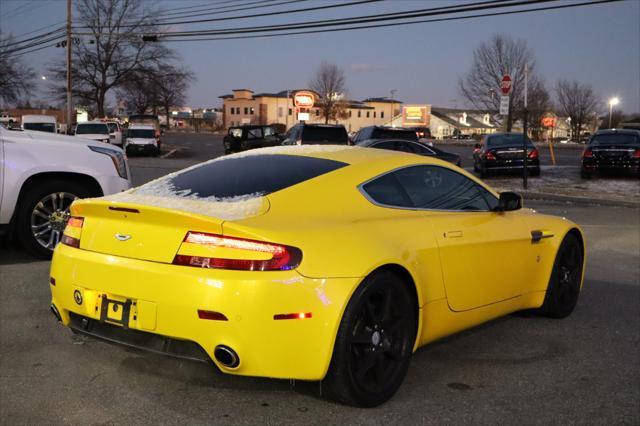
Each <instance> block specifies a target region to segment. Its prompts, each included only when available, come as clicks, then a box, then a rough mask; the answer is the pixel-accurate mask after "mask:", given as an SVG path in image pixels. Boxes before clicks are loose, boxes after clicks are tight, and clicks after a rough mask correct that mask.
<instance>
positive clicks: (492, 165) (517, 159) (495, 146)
mask: <svg viewBox="0 0 640 426" xmlns="http://www.w3.org/2000/svg"><path fill="white" fill-rule="evenodd" d="M522 138H523V134H522V133H493V134H491V135H487V136H485V137H484V140H483V141H482V143H479V144H476V146H475V149H474V150H473V170H475V171H476V172H477V173H479V174H480V177H483V178H484V177H487V176H488V175H489V174H490V173H491V172H497V171H506V172H508V171H520V172H521V171H522V168H523V164H524V160H523V158H522V154H523V152H522V151H523V146H522V145H523V144H522V142H523V140H522ZM526 144H527V170H528V171H529V173H530V174H531V176H539V175H540V159H539V155H538V149H537V148H536V147H535V146H534V145H533V142H531V140H530V139H529V138H527V140H526Z"/></svg>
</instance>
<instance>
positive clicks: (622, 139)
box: [580, 129, 640, 179]
mask: <svg viewBox="0 0 640 426" xmlns="http://www.w3.org/2000/svg"><path fill="white" fill-rule="evenodd" d="M580 172H581V175H582V177H583V178H585V179H588V178H590V177H591V176H592V175H593V174H594V173H598V172H600V173H602V172H605V173H607V172H608V173H620V174H626V175H630V176H637V177H640V131H638V130H631V129H628V130H627V129H609V130H598V131H597V132H596V133H595V134H594V135H593V136H592V137H591V140H589V143H588V144H587V146H586V147H585V149H584V152H583V153H582V167H581V170H580Z"/></svg>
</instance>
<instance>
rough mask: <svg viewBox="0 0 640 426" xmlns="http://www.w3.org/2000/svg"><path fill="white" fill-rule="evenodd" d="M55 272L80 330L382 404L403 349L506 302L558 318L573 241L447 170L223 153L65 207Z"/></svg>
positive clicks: (485, 317) (398, 378) (56, 307)
mask: <svg viewBox="0 0 640 426" xmlns="http://www.w3.org/2000/svg"><path fill="white" fill-rule="evenodd" d="M71 215H72V216H71V218H70V220H69V222H68V225H67V228H66V230H65V232H64V236H63V238H62V241H61V244H59V245H58V247H57V248H56V250H55V253H54V257H53V262H52V264H51V274H50V288H51V294H52V302H51V309H52V311H53V313H54V314H55V315H56V317H57V318H58V319H59V320H61V321H62V323H63V324H64V325H66V326H68V327H70V328H71V329H73V330H74V331H76V332H79V333H85V334H88V335H92V336H96V337H98V338H102V339H105V340H108V341H111V342H116V343H121V344H124V345H130V346H135V347H140V348H144V349H148V350H152V351H156V352H162V353H166V354H169V355H173V356H177V357H183V358H191V359H198V360H206V361H213V362H214V363H215V365H216V366H218V367H219V368H220V370H222V371H223V372H225V373H230V374H240V375H250V376H265V377H276V378H289V379H301V380H314V381H318V380H322V386H321V389H322V393H323V395H326V396H327V397H329V398H331V399H334V400H337V401H340V402H343V403H347V404H352V405H358V406H375V405H378V404H381V403H383V402H384V401H386V400H387V399H389V398H390V397H391V396H392V395H393V394H394V393H395V391H396V390H397V389H398V387H399V386H400V384H401V383H402V381H403V379H404V376H405V374H406V372H407V368H408V366H409V361H410V358H411V354H412V352H413V351H415V350H416V348H418V347H420V346H422V345H424V344H426V343H429V342H432V341H434V340H436V339H439V338H441V337H443V336H446V335H449V334H452V333H455V332H457V331H460V330H463V329H466V328H469V327H473V326H475V325H477V324H480V323H483V322H486V321H489V320H491V319H493V318H496V317H499V316H502V315H505V314H508V313H510V312H514V311H520V310H525V309H535V310H536V311H537V312H539V313H541V314H543V315H546V316H550V317H557V318H560V317H564V316H567V315H569V314H570V313H571V311H572V310H573V309H574V306H575V305H576V302H577V299H578V295H579V292H580V289H581V286H582V279H583V263H584V253H585V249H584V237H583V235H582V232H581V230H580V228H579V227H578V226H577V225H576V224H574V223H572V222H570V221H568V220H566V219H564V218H559V217H552V216H546V215H542V214H538V213H536V212H535V211H533V210H530V209H523V208H521V199H520V197H519V196H518V195H516V194H514V193H502V194H500V195H498V194H497V193H496V192H494V191H493V190H492V189H491V188H489V187H487V186H486V185H484V184H483V183H482V182H481V181H479V180H478V179H476V178H475V177H474V176H472V175H471V174H469V173H467V172H465V171H464V170H462V169H460V168H457V167H455V166H453V165H451V164H449V163H446V162H443V161H440V160H437V159H432V158H428V157H421V156H417V155H414V154H407V153H401V152H390V151H385V150H378V149H371V148H360V147H345V146H302V147H276V148H265V149H258V150H252V151H248V152H244V153H240V154H235V155H229V156H225V157H220V158H217V159H214V160H211V161H209V162H205V163H202V164H200V165H197V166H194V167H191V168H189V169H185V170H183V171H180V172H177V173H173V174H170V175H167V176H165V177H163V178H160V179H158V180H155V181H152V182H149V183H147V184H145V185H143V186H140V187H138V188H135V189H132V190H129V191H126V192H123V193H120V194H117V195H112V196H108V197H103V198H97V199H86V200H77V201H76V202H74V204H73V205H72V207H71Z"/></svg>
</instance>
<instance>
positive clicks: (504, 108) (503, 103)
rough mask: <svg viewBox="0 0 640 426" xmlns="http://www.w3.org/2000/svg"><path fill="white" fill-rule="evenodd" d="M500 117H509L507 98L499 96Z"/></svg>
mask: <svg viewBox="0 0 640 426" xmlns="http://www.w3.org/2000/svg"><path fill="white" fill-rule="evenodd" d="M500 115H509V96H500Z"/></svg>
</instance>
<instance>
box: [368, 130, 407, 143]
mask: <svg viewBox="0 0 640 426" xmlns="http://www.w3.org/2000/svg"><path fill="white" fill-rule="evenodd" d="M371 137H372V138H373V139H402V140H405V141H414V142H418V135H416V132H415V130H394V129H380V128H378V129H375V130H374V131H373V135H372V136H371Z"/></svg>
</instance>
